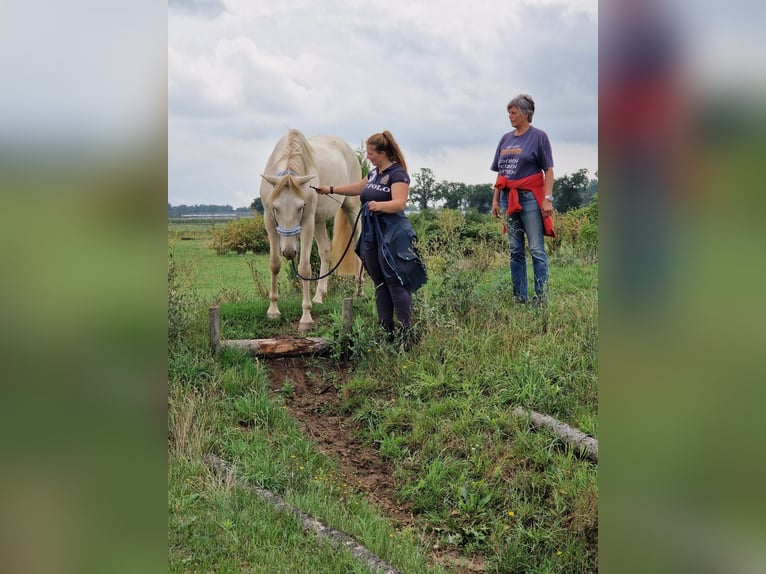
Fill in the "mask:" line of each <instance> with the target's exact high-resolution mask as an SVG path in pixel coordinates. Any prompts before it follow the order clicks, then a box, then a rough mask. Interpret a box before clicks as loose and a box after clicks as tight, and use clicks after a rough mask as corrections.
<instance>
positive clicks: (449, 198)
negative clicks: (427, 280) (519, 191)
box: [410, 167, 598, 213]
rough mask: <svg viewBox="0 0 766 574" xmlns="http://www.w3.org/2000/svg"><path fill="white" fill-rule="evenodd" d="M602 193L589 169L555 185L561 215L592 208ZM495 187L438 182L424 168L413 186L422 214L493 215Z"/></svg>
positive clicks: (557, 179)
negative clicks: (432, 211) (434, 210)
mask: <svg viewBox="0 0 766 574" xmlns="http://www.w3.org/2000/svg"><path fill="white" fill-rule="evenodd" d="M597 192H598V172H596V175H595V177H594V178H590V177H589V176H588V170H587V169H580V170H578V171H576V172H575V173H573V174H568V175H563V176H559V177H557V178H556V179H555V181H554V183H553V195H554V201H553V207H554V208H555V209H556V211H558V212H559V213H565V212H567V211H569V210H570V209H576V208H578V207H581V206H583V205H588V204H589V203H590V201H591V199H593V196H594V195H595V194H596V193H597ZM492 194H493V190H492V184H491V183H480V184H473V185H471V184H466V183H460V182H454V181H446V180H442V181H440V182H437V181H436V178H435V177H434V172H433V170H431V169H430V168H427V167H424V168H421V169H420V171H418V172H417V173H416V174H415V175H414V177H413V181H412V185H410V199H411V200H412V201H413V202H414V203H415V205H417V206H418V208H419V209H420V210H421V211H422V210H425V209H429V208H432V207H445V208H448V209H458V210H461V211H468V210H471V209H475V210H476V211H477V212H478V213H489V212H490V211H491V209H492Z"/></svg>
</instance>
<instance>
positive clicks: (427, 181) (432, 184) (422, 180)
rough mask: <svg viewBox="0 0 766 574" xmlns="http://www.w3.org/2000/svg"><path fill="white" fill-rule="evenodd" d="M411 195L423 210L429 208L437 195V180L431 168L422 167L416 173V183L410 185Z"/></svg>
mask: <svg viewBox="0 0 766 574" xmlns="http://www.w3.org/2000/svg"><path fill="white" fill-rule="evenodd" d="M410 197H411V198H412V200H413V201H414V202H415V203H417V205H418V207H419V208H420V209H421V210H425V209H428V203H429V202H433V201H434V200H435V199H437V197H436V180H435V179H434V172H433V170H431V169H430V168H427V167H421V168H420V171H419V172H418V173H416V174H415V185H413V186H411V187H410Z"/></svg>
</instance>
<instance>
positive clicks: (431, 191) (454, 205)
mask: <svg viewBox="0 0 766 574" xmlns="http://www.w3.org/2000/svg"><path fill="white" fill-rule="evenodd" d="M357 159H359V160H360V164H362V166H363V167H365V165H364V164H363V162H366V161H367V160H366V159H365V158H363V157H361V156H360V157H358V158H357ZM366 167H367V168H368V169H369V166H366ZM412 179H413V180H412V184H411V185H410V200H411V201H412V202H413V203H414V204H415V206H417V208H418V209H419V210H420V211H424V210H426V209H432V208H437V207H444V208H447V209H456V210H460V211H469V210H475V211H476V212H478V213H489V212H490V211H491V210H492V184H491V183H479V184H468V183H461V182H455V181H446V180H442V181H436V178H435V177H434V172H433V170H432V169H430V168H428V167H423V168H420V171H418V172H417V173H416V174H415V175H414V177H413V178H412ZM597 192H598V172H596V173H595V177H593V178H591V177H590V176H589V174H588V170H587V169H580V170H578V171H576V172H575V173H572V174H567V175H562V176H558V177H556V180H555V181H554V183H553V195H554V200H553V207H554V208H555V209H556V211H558V212H559V213H566V212H567V211H569V210H570V209H577V208H578V207H582V206H584V205H588V204H589V203H590V201H591V199H593V196H594V195H595V194H596V193H597ZM253 211H256V212H258V213H261V214H262V213H263V204H262V203H261V198H260V197H256V198H255V199H254V200H253V202H252V203H251V204H250V206H249V207H238V208H236V209H235V208H233V207H232V206H231V205H205V204H202V205H176V206H172V205H170V204H169V203H168V217H169V218H172V217H181V216H183V215H186V214H218V213H242V214H245V213H248V212H253Z"/></svg>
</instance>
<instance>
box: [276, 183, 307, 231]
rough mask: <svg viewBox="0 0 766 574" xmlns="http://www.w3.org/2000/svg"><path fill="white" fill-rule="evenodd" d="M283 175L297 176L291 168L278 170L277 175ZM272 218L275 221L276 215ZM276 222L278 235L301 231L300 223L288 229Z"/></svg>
mask: <svg viewBox="0 0 766 574" xmlns="http://www.w3.org/2000/svg"><path fill="white" fill-rule="evenodd" d="M283 175H294V176H297V175H298V174H297V173H295V172H294V171H293V170H291V169H285V170H282V171H280V172H279V173H278V174H277V177H282V176H283ZM274 220H275V221H276V217H275V218H274ZM276 224H277V233H279V235H281V236H282V237H293V236H294V235H298V234H299V233H300V232H301V224H300V223H299V224H298V225H296V226H295V227H291V228H290V229H285V228H284V227H282V226H281V225H279V222H278V221H276Z"/></svg>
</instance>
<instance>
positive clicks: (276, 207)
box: [261, 171, 316, 260]
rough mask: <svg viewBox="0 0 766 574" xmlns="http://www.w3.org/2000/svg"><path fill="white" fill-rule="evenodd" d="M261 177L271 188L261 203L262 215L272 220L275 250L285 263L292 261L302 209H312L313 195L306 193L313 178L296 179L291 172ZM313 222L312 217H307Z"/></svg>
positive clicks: (301, 219) (309, 192)
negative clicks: (277, 249)
mask: <svg viewBox="0 0 766 574" xmlns="http://www.w3.org/2000/svg"><path fill="white" fill-rule="evenodd" d="M261 177H262V178H263V179H264V180H265V181H267V182H269V183H270V184H271V185H273V186H274V189H273V191H272V192H271V194H270V195H269V197H268V200H267V201H264V212H265V213H268V214H269V216H270V217H271V218H272V221H273V223H274V227H275V228H276V230H277V233H279V249H280V252H281V253H282V255H283V256H284V257H285V258H287V259H290V260H292V259H294V258H295V254H296V253H297V252H298V236H299V235H300V233H301V229H302V227H303V222H304V217H305V216H306V214H307V213H306V211H307V210H306V208H307V207H309V208H310V207H312V206H315V205H316V197H315V195H314V194H313V193H312V192H311V191H310V190H309V189H308V182H309V181H311V180H312V179H314V177H315V176H313V175H297V174H295V173H294V172H292V171H287V172H280V173H278V174H277V175H265V174H262V175H261ZM311 217H312V221H313V214H311Z"/></svg>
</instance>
